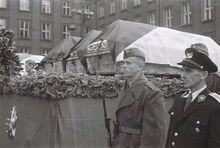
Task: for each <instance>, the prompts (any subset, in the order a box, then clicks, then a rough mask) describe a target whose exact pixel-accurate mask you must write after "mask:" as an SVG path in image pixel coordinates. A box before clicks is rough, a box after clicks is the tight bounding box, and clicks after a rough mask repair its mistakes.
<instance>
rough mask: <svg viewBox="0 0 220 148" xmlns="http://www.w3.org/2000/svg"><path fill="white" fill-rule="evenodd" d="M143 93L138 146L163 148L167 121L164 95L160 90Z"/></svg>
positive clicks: (142, 147)
mask: <svg viewBox="0 0 220 148" xmlns="http://www.w3.org/2000/svg"><path fill="white" fill-rule="evenodd" d="M149 91H150V92H146V93H145V97H146V98H145V102H144V104H143V110H144V111H143V125H142V137H141V143H140V148H164V146H165V141H166V132H167V122H166V109H165V105H164V102H163V101H164V97H163V96H162V93H161V92H160V91H155V90H153V91H151V90H149Z"/></svg>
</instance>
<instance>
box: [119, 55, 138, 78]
mask: <svg viewBox="0 0 220 148" xmlns="http://www.w3.org/2000/svg"><path fill="white" fill-rule="evenodd" d="M138 60H139V59H137V58H136V57H129V58H126V59H124V60H123V61H122V63H121V70H120V71H121V72H122V73H123V74H124V76H126V77H130V76H133V75H135V74H136V73H137V72H138V71H140V69H141V66H140V64H138Z"/></svg>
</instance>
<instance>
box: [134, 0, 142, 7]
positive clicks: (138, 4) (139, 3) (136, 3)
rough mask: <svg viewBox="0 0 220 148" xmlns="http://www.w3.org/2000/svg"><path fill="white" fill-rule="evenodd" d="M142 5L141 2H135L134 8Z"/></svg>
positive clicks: (137, 0) (135, 0) (136, 0)
mask: <svg viewBox="0 0 220 148" xmlns="http://www.w3.org/2000/svg"><path fill="white" fill-rule="evenodd" d="M140 5H141V0H133V6H134V7H138V6H140Z"/></svg>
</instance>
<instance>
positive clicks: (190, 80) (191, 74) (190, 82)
mask: <svg viewBox="0 0 220 148" xmlns="http://www.w3.org/2000/svg"><path fill="white" fill-rule="evenodd" d="M201 81H204V75H203V72H202V71H201V70H199V69H194V68H190V67H186V66H183V83H184V87H185V88H190V89H192V88H195V87H196V86H197V85H198V84H200V83H201Z"/></svg>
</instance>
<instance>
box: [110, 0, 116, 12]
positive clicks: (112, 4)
mask: <svg viewBox="0 0 220 148" xmlns="http://www.w3.org/2000/svg"><path fill="white" fill-rule="evenodd" d="M110 14H115V1H114V0H113V1H111V4H110Z"/></svg>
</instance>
